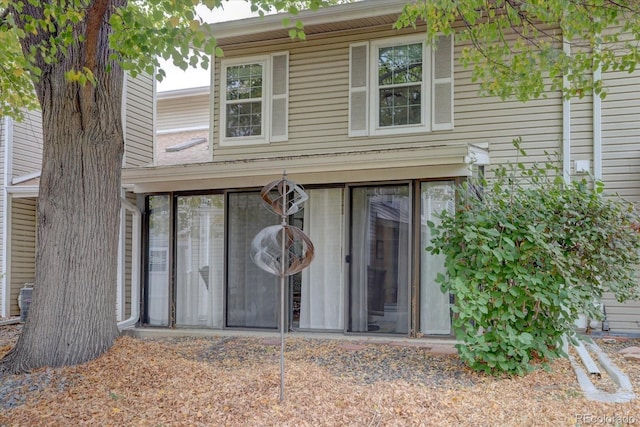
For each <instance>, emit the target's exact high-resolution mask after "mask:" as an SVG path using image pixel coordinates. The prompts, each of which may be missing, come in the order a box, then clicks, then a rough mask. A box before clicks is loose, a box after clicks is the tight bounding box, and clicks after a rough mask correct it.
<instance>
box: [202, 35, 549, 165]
mask: <svg viewBox="0 0 640 427" xmlns="http://www.w3.org/2000/svg"><path fill="white" fill-rule="evenodd" d="M404 33H405V32H397V31H394V30H389V29H388V27H385V28H384V29H380V28H379V29H377V32H376V33H374V34H372V33H370V32H363V31H351V32H344V33H340V34H338V35H331V36H327V35H325V36H314V37H309V38H308V39H307V41H305V42H295V41H288V40H287V41H282V42H280V43H276V44H273V45H269V46H268V49H269V51H273V52H282V51H289V63H290V68H289V71H290V78H289V94H290V95H289V96H290V97H289V140H288V141H287V142H277V143H274V142H272V143H270V144H265V145H260V146H258V145H248V146H232V145H229V146H223V147H221V146H220V145H219V133H218V128H219V126H215V127H214V159H215V160H216V161H224V160H242V159H251V158H269V157H280V156H293V155H323V154H326V155H330V154H334V153H348V152H352V151H369V150H377V149H393V148H408V147H433V149H434V154H435V152H436V151H437V150H439V149H440V148H441V147H442V146H443V145H444V144H460V143H489V144H490V150H491V157H492V162H493V159H494V156H496V157H495V158H497V159H498V160H499V161H502V160H505V159H512V158H514V155H515V150H513V149H512V146H511V141H512V140H513V138H515V137H517V136H522V137H523V138H524V141H525V148H527V149H530V151H531V152H532V154H533V155H534V156H537V158H541V156H542V155H543V154H542V153H543V151H544V150H548V151H549V150H550V151H554V150H557V149H558V148H559V147H561V145H560V142H561V138H562V100H561V96H560V95H559V94H550V95H549V97H548V98H546V99H540V100H534V101H531V102H529V103H527V104H522V103H519V102H516V101H510V102H502V101H500V100H498V99H495V98H489V97H478V86H477V84H474V83H472V82H471V79H470V76H471V74H470V71H467V70H464V69H463V68H462V67H461V65H460V64H459V63H458V61H454V62H455V64H454V67H455V68H454V82H455V94H454V120H455V127H454V129H453V130H452V131H434V132H429V133H415V134H405V135H392V136H376V137H352V138H350V137H348V113H349V110H348V101H349V85H348V84H349V46H350V44H351V43H357V42H366V41H368V40H371V39H374V38H385V37H391V36H393V35H396V34H404ZM265 49H267V45H265V44H260V43H256V44H253V45H244V46H238V47H234V48H231V47H225V58H233V57H237V56H250V55H254V54H258V53H265ZM461 49H462V46H461V45H456V46H455V56H456V58H457V57H459V55H460V51H461ZM215 76H216V83H215V84H216V86H215V87H216V91H215V94H216V98H215V100H214V113H215V117H216V119H215V120H216V121H215V123H216V124H218V123H219V121H218V117H219V110H220V103H219V99H218V98H217V96H218V92H219V90H218V89H217V88H219V85H220V82H219V76H220V62H219V61H216V73H215ZM343 159H344V161H347V162H348V161H349V159H348V156H347V157H344V158H343Z"/></svg>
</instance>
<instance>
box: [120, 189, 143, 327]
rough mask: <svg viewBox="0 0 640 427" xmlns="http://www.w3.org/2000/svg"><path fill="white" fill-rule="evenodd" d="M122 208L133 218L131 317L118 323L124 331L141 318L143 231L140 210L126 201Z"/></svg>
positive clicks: (121, 285) (122, 281) (122, 285)
mask: <svg viewBox="0 0 640 427" xmlns="http://www.w3.org/2000/svg"><path fill="white" fill-rule="evenodd" d="M122 207H123V208H125V209H126V210H128V211H130V212H131V214H132V216H133V218H132V221H131V222H132V230H131V245H132V248H131V316H129V318H128V319H126V320H123V321H121V322H118V329H120V330H123V329H125V328H129V327H132V326H134V325H135V324H136V323H138V319H139V318H140V255H141V247H140V244H141V238H140V231H141V229H142V215H141V214H140V211H139V210H138V208H137V207H136V206H135V205H134V204H132V203H131V202H129V201H128V200H126V199H124V198H123V199H122ZM121 277H122V276H119V282H120V283H119V284H118V286H119V287H121V289H122V290H121V292H122V293H123V294H124V286H125V282H124V280H121V279H120V278H121Z"/></svg>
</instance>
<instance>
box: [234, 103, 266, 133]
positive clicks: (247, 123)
mask: <svg viewBox="0 0 640 427" xmlns="http://www.w3.org/2000/svg"><path fill="white" fill-rule="evenodd" d="M225 135H226V137H227V138H235V137H242V136H258V135H262V102H244V103H238V104H227V129H226V133H225Z"/></svg>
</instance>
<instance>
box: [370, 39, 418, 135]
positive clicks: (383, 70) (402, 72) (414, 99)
mask: <svg viewBox="0 0 640 427" xmlns="http://www.w3.org/2000/svg"><path fill="white" fill-rule="evenodd" d="M422 71H423V58H422V43H414V44H407V45H400V46H391V47H385V48H380V49H378V85H379V89H378V90H379V93H378V95H379V116H378V125H379V126H380V127H385V126H405V125H416V124H421V123H422V114H421V111H422V84H421V83H422ZM416 83H417V84H416Z"/></svg>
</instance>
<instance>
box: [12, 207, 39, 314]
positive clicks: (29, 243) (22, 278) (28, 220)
mask: <svg viewBox="0 0 640 427" xmlns="http://www.w3.org/2000/svg"><path fill="white" fill-rule="evenodd" d="M10 236H11V257H10V260H11V261H10V262H11V265H10V267H9V268H10V276H9V280H10V282H11V284H10V286H11V291H10V294H11V301H10V302H9V303H10V313H11V315H12V316H18V315H20V310H19V308H18V295H20V289H21V288H22V287H23V286H24V284H25V283H33V281H34V280H35V268H36V199H35V198H24V199H23V198H13V199H12V200H11V232H10Z"/></svg>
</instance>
